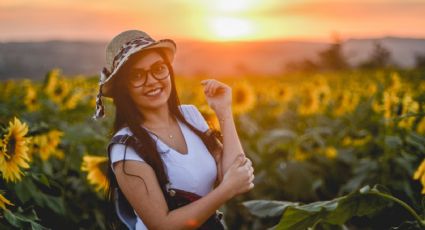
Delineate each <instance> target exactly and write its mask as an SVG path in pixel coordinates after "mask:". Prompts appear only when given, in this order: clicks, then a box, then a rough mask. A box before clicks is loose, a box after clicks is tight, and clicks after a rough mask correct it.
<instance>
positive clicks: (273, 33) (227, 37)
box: [0, 0, 425, 42]
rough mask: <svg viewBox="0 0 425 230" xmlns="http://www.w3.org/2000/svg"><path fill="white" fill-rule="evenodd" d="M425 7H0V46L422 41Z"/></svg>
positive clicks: (128, 2)
mask: <svg viewBox="0 0 425 230" xmlns="http://www.w3.org/2000/svg"><path fill="white" fill-rule="evenodd" d="M424 28H425V0H368V1H366V0H334V1H327V0H119V1H118V0H115V1H112V0H2V1H0V42H7V41H44V40H57V39H61V40H89V41H109V40H110V39H112V37H113V36H115V35H116V34H118V33H120V32H122V31H124V30H128V29H139V30H143V31H145V32H147V33H148V34H150V35H151V36H152V37H153V38H155V39H162V38H171V39H175V40H202V41H240V40H243V41H261V40H308V41H328V40H330V39H331V38H332V37H335V35H337V36H338V37H340V38H342V39H346V38H368V37H384V36H398V37H413V38H425V29H424Z"/></svg>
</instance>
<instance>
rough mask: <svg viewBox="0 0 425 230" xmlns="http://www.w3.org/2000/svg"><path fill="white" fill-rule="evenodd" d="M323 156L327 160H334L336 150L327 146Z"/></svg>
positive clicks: (336, 153)
mask: <svg viewBox="0 0 425 230" xmlns="http://www.w3.org/2000/svg"><path fill="white" fill-rule="evenodd" d="M323 154H324V155H325V156H326V157H327V158H329V159H335V157H336V156H337V155H338V150H336V148H335V147H333V146H329V147H326V148H325V150H324V152H323Z"/></svg>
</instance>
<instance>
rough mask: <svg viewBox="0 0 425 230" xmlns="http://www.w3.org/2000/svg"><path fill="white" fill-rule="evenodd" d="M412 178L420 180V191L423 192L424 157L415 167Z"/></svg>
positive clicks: (424, 178)
mask: <svg viewBox="0 0 425 230" xmlns="http://www.w3.org/2000/svg"><path fill="white" fill-rule="evenodd" d="M413 179H414V180H420V181H421V184H422V192H421V193H422V194H425V159H424V160H422V163H421V164H420V165H419V167H418V168H417V169H416V171H415V173H414V174H413Z"/></svg>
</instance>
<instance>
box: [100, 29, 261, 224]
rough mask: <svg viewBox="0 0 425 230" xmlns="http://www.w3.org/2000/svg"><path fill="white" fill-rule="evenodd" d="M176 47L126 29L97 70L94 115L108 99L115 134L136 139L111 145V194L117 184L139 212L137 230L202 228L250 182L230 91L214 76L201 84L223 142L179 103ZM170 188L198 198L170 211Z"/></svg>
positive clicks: (193, 111)
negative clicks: (112, 106)
mask: <svg viewBox="0 0 425 230" xmlns="http://www.w3.org/2000/svg"><path fill="white" fill-rule="evenodd" d="M175 51H176V45H175V43H174V41H172V40H169V39H163V40H159V41H155V40H153V39H152V38H151V37H150V36H149V35H148V34H146V33H145V32H142V31H137V30H130V31H125V32H122V33H120V34H119V35H117V36H116V37H115V38H114V39H112V41H111V42H110V43H109V44H108V46H107V55H106V56H107V63H108V65H109V68H108V69H106V68H104V69H103V70H102V73H101V80H100V84H99V85H100V87H99V94H98V97H97V111H96V117H103V105H102V101H101V96H107V97H111V98H113V102H114V105H115V108H116V114H115V123H114V137H120V138H121V137H122V136H123V135H129V136H131V137H134V140H136V142H137V143H138V145H133V146H131V145H130V146H129V145H124V144H120V143H117V144H114V143H112V144H111V145H110V146H109V147H108V150H109V154H110V155H109V157H110V159H109V160H110V168H109V169H110V173H109V176H108V181H109V193H108V194H109V195H108V199H110V201H111V203H112V200H113V198H114V197H113V193H112V191H113V189H114V188H115V187H118V188H119V189H120V191H121V192H122V194H124V196H125V198H126V199H127V200H128V202H129V204H130V205H131V207H132V208H133V209H134V212H135V213H136V214H137V223H136V229H196V228H199V227H201V226H205V223H206V221H207V220H210V217H211V216H212V215H214V213H216V210H217V209H218V208H219V207H220V206H221V205H223V204H224V203H225V202H227V201H228V200H230V199H231V198H233V197H234V196H236V195H239V194H242V193H245V192H247V191H249V190H250V189H252V188H253V187H254V184H253V183H252V181H253V179H254V175H253V171H254V170H253V168H252V163H251V161H250V160H249V159H248V158H246V157H245V155H244V153H243V149H242V147H241V144H240V141H239V138H238V135H237V132H236V128H235V124H234V121H233V116H232V110H231V88H230V87H229V86H227V85H225V84H223V83H221V82H219V81H216V80H213V79H209V80H204V81H202V82H200V83H201V84H202V85H203V89H204V93H205V95H206V99H207V102H208V104H209V106H210V107H211V108H212V109H213V110H214V111H215V113H216V115H217V117H218V119H219V121H220V129H221V130H222V135H221V136H219V139H220V140H222V145H221V143H220V142H218V141H217V137H216V136H215V135H211V134H212V132H211V129H209V127H208V125H207V123H206V121H205V120H204V119H203V117H202V115H201V113H200V112H199V110H198V109H197V108H196V107H195V106H194V105H180V103H179V99H178V96H177V92H176V88H175V82H174V72H173V68H172V62H173V59H174V55H175ZM135 146H136V147H135ZM238 156H240V157H238ZM169 188H174V189H176V190H174V191H186V192H188V194H192V195H195V196H199V197H198V198H199V199H197V200H196V201H193V202H191V203H188V204H186V205H184V206H182V207H178V208H175V209H173V210H171V209H170V208H169V203H168V201H169V200H168V198H169V197H168V192H170V191H172V190H170V189H169Z"/></svg>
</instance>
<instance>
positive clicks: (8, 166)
mask: <svg viewBox="0 0 425 230" xmlns="http://www.w3.org/2000/svg"><path fill="white" fill-rule="evenodd" d="M27 132H28V126H27V125H26V124H25V123H21V121H19V120H18V119H17V118H16V117H15V118H14V119H13V121H10V122H9V127H8V130H7V133H6V135H5V136H4V137H3V139H2V142H1V144H0V171H1V173H2V176H3V179H5V180H6V181H13V182H17V181H20V180H21V176H22V175H23V174H24V173H23V172H22V171H21V168H29V167H30V166H29V164H28V163H29V162H30V158H29V156H28V150H29V148H28V143H29V140H30V138H28V137H25V135H26V134H27Z"/></svg>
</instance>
